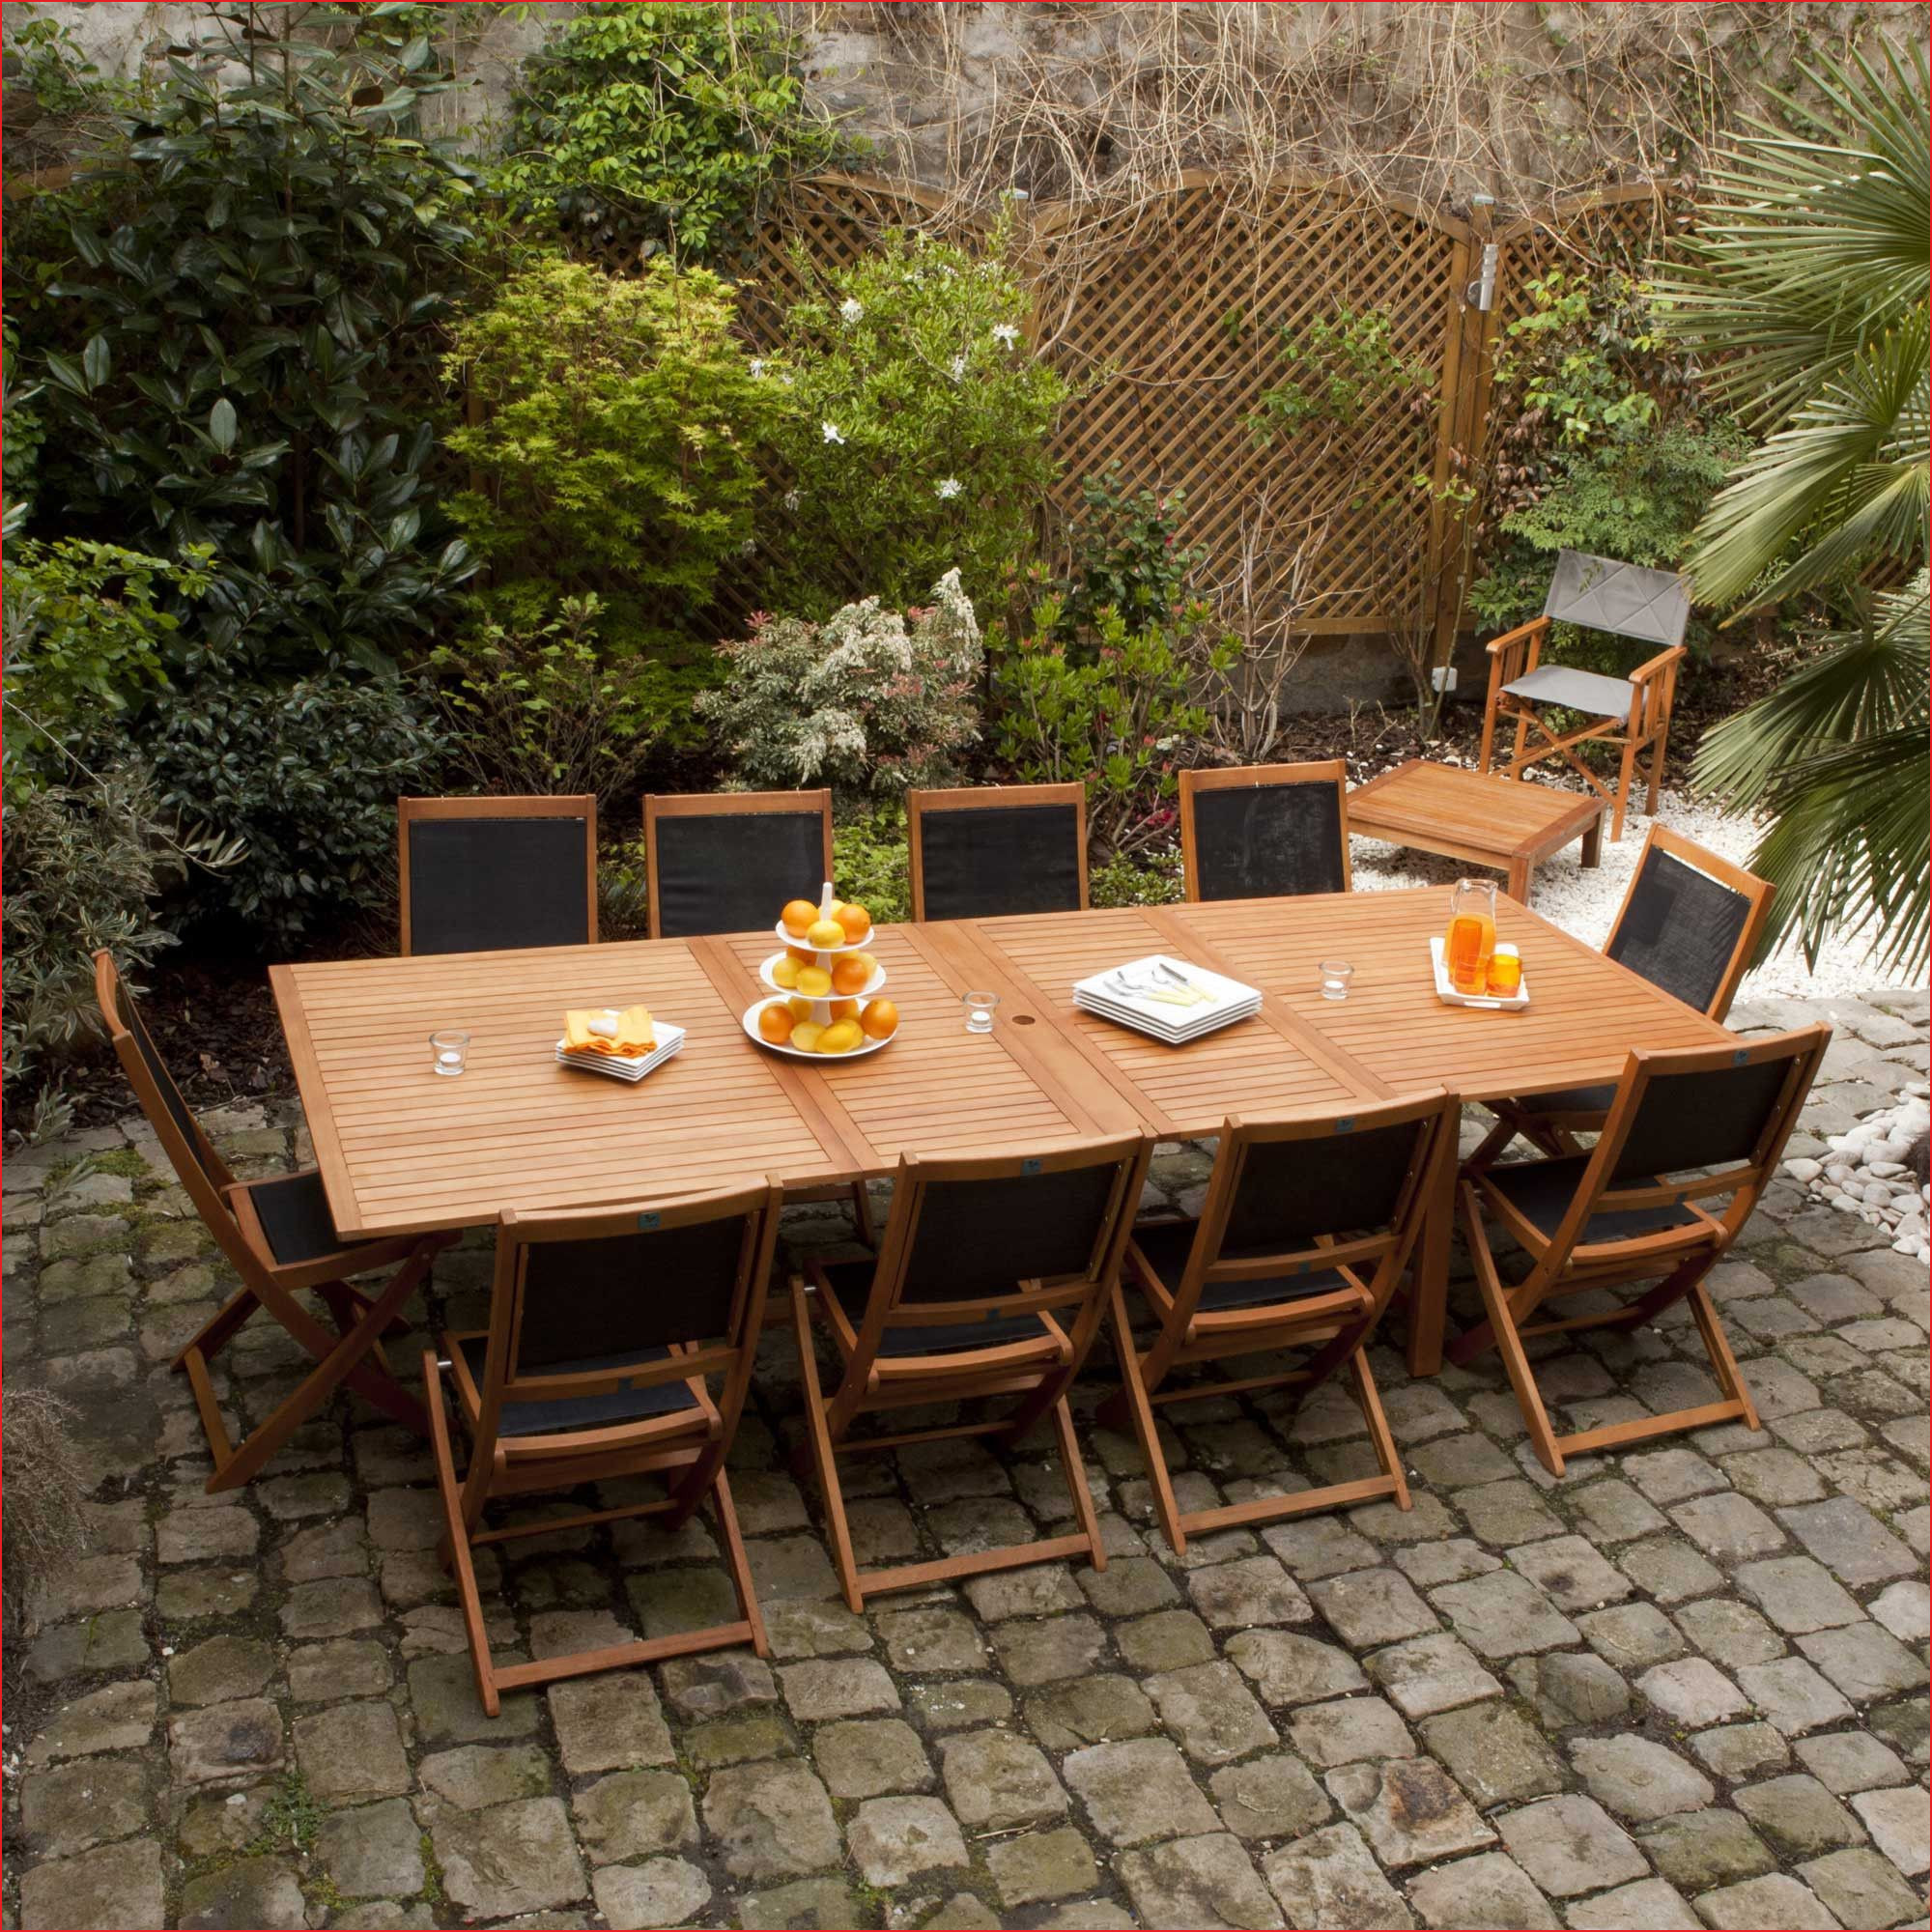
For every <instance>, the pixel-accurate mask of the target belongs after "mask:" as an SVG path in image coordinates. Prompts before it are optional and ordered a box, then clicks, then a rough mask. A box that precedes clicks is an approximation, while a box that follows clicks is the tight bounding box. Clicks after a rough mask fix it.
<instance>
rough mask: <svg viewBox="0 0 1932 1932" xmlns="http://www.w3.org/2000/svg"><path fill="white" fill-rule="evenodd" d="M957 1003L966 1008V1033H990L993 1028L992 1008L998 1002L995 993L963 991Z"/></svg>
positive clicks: (998, 998)
mask: <svg viewBox="0 0 1932 1932" xmlns="http://www.w3.org/2000/svg"><path fill="white" fill-rule="evenodd" d="M959 1004H960V1005H961V1006H962V1007H964V1008H965V1009H966V1031H967V1032H968V1033H991V1032H992V1030H993V1009H994V1008H995V1007H997V1006H998V1005H999V1004H1000V996H999V994H997V993H979V992H974V993H965V994H962V995H961V996H960V1001H959Z"/></svg>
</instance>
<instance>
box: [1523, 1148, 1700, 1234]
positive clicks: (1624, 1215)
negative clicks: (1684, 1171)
mask: <svg viewBox="0 0 1932 1932" xmlns="http://www.w3.org/2000/svg"><path fill="white" fill-rule="evenodd" d="M1590 1160H1591V1156H1590V1155H1589V1154H1587V1153H1573V1154H1563V1155H1561V1156H1559V1157H1558V1158H1557V1159H1554V1160H1519V1161H1511V1162H1509V1163H1508V1164H1507V1165H1505V1166H1502V1167H1492V1168H1491V1169H1490V1171H1489V1174H1488V1177H1487V1179H1488V1180H1489V1182H1490V1184H1491V1185H1492V1187H1494V1188H1495V1190H1496V1192H1497V1193H1499V1194H1501V1195H1502V1196H1503V1197H1504V1198H1505V1199H1506V1200H1507V1201H1508V1202H1509V1204H1510V1205H1511V1207H1513V1208H1516V1209H1517V1211H1518V1212H1519V1213H1520V1214H1521V1215H1522V1217H1523V1219H1524V1220H1526V1221H1527V1222H1528V1223H1529V1224H1530V1226H1531V1227H1532V1228H1535V1229H1536V1230H1537V1231H1538V1232H1539V1233H1540V1234H1542V1235H1543V1236H1546V1237H1548V1236H1553V1235H1554V1234H1555V1233H1556V1231H1557V1229H1558V1228H1559V1227H1561V1226H1562V1224H1563V1217H1564V1215H1565V1214H1567V1213H1568V1212H1569V1211H1570V1204H1571V1202H1573V1201H1574V1200H1576V1198H1577V1188H1578V1187H1579V1186H1580V1185H1581V1184H1582V1179H1583V1170H1584V1169H1585V1168H1586V1167H1588V1166H1589V1164H1590ZM1650 1184H1655V1180H1654V1177H1653V1179H1651V1180H1650V1181H1646V1180H1645V1179H1641V1178H1639V1177H1637V1176H1630V1177H1627V1178H1626V1179H1623V1180H1621V1181H1620V1182H1619V1183H1618V1185H1619V1186H1623V1187H1641V1186H1645V1185H1650ZM1696 1223H1697V1216H1696V1215H1695V1214H1693V1213H1692V1212H1691V1211H1690V1208H1686V1207H1684V1206H1682V1205H1681V1204H1679V1203H1677V1202H1669V1203H1666V1204H1665V1205H1664V1206H1662V1207H1660V1208H1609V1209H1606V1210H1605V1211H1604V1212H1602V1213H1597V1214H1592V1215H1591V1216H1590V1219H1589V1221H1588V1223H1587V1224H1586V1225H1585V1227H1584V1229H1583V1232H1582V1234H1581V1235H1579V1236H1577V1241H1578V1243H1579V1244H1587V1243H1589V1242H1593V1241H1624V1240H1629V1239H1631V1238H1632V1237H1633V1236H1637V1235H1655V1234H1661V1233H1662V1231H1663V1230H1664V1229H1666V1228H1690V1227H1694V1226H1695V1225H1696Z"/></svg>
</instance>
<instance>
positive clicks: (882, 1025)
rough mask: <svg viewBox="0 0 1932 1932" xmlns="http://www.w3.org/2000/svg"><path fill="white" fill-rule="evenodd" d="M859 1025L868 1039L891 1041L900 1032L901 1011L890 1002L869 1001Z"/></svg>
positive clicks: (861, 1015)
mask: <svg viewBox="0 0 1932 1932" xmlns="http://www.w3.org/2000/svg"><path fill="white" fill-rule="evenodd" d="M859 1024H860V1026H861V1027H863V1028H864V1029H865V1032H866V1037H867V1038H868V1039H891V1038H892V1037H893V1035H894V1034H895V1033H897V1032H898V1030H899V1009H897V1008H896V1007H895V1006H894V1005H893V1003H892V1001H890V1000H867V1002H866V1010H865V1011H864V1012H863V1013H861V1014H860V1015H859Z"/></svg>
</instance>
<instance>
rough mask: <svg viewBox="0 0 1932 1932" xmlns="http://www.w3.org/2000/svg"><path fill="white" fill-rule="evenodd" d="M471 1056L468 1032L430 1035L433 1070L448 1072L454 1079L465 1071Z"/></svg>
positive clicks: (430, 1060) (430, 1056) (430, 1054)
mask: <svg viewBox="0 0 1932 1932" xmlns="http://www.w3.org/2000/svg"><path fill="white" fill-rule="evenodd" d="M468 1059H469V1035H468V1034H467V1033H433V1034H431V1035H430V1037H429V1064H430V1067H431V1070H432V1071H434V1072H437V1073H446V1074H447V1075H448V1076H449V1077H450V1078H451V1079H452V1080H453V1079H454V1078H455V1077H456V1076H457V1075H458V1074H459V1073H461V1072H462V1071H463V1068H464V1065H465V1063H466V1062H467V1061H468Z"/></svg>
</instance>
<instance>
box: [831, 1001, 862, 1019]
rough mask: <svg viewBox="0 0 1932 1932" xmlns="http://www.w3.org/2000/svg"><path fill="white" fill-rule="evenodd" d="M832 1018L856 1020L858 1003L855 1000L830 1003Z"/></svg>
mask: <svg viewBox="0 0 1932 1932" xmlns="http://www.w3.org/2000/svg"><path fill="white" fill-rule="evenodd" d="M832 1017H833V1018H834V1019H835V1020H856V1019H857V1018H858V1017H859V1002H858V1001H857V1000H834V1001H833V1002H832Z"/></svg>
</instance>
